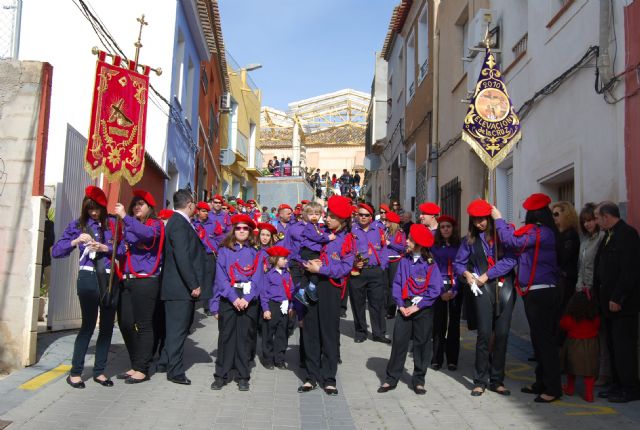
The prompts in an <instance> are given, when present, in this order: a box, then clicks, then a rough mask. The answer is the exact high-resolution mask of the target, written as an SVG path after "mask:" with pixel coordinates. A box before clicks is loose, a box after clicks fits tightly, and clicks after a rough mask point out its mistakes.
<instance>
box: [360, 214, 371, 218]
mask: <svg viewBox="0 0 640 430" xmlns="http://www.w3.org/2000/svg"><path fill="white" fill-rule="evenodd" d="M358 216H359V217H362V218H369V217H371V214H361V213H358Z"/></svg>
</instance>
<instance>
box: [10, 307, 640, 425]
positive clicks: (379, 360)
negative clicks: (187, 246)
mask: <svg viewBox="0 0 640 430" xmlns="http://www.w3.org/2000/svg"><path fill="white" fill-rule="evenodd" d="M194 328H195V332H194V333H193V334H192V335H191V336H190V338H189V340H188V342H187V345H186V349H185V360H186V362H187V365H188V371H187V375H188V377H189V378H190V379H191V380H192V385H191V386H181V385H176V384H172V383H169V382H168V381H166V379H165V376H164V374H157V375H152V378H151V380H150V381H149V382H145V383H143V384H137V385H126V384H124V383H123V382H122V381H115V386H114V387H112V388H104V387H101V386H99V385H97V384H95V383H94V382H93V381H91V380H90V370H91V369H90V365H91V364H92V362H93V357H92V356H89V357H87V360H86V363H87V365H88V367H87V371H86V372H85V375H86V379H87V382H86V384H87V388H86V389H84V390H74V389H72V388H70V387H69V386H68V385H67V384H66V383H65V381H64V378H58V379H56V380H55V381H53V382H51V383H49V384H47V385H45V386H43V387H42V388H40V389H38V390H36V391H31V392H26V391H24V390H21V389H19V388H18V386H19V385H20V384H22V383H24V382H26V381H28V380H29V379H31V378H33V377H35V376H37V375H38V374H41V373H43V372H45V371H47V370H50V369H53V368H55V367H57V366H58V365H60V364H69V362H70V358H71V353H72V347H73V339H74V338H75V333H73V332H70V333H67V334H63V335H56V336H57V339H56V340H55V341H54V342H52V343H51V344H50V345H49V346H48V348H47V350H46V351H44V352H43V355H42V359H41V360H40V362H39V363H38V365H36V366H34V367H31V368H28V369H24V370H22V371H19V372H15V373H14V374H12V375H10V376H9V377H7V378H5V379H3V380H2V381H0V396H1V398H2V402H0V419H1V420H8V421H13V424H11V425H10V426H9V427H7V428H8V429H9V430H14V429H38V430H42V429H82V430H87V429H100V430H103V429H104V430H111V429H117V430H122V429H130V428H131V429H154V430H162V429H190V430H197V429H225V430H227V429H283V430H284V429H300V428H302V429H335V430H337V429H367V430H368V429H412V428H415V429H418V428H420V429H424V428H448V429H488V428H491V429H495V428H504V429H508V428H516V427H517V428H518V429H519V430H520V429H529V428H531V429H564V428H570V429H573V428H579V429H580V430H590V429H601V428H605V427H615V428H616V430H625V429H637V428H640V408H638V405H640V403H638V402H635V403H630V404H626V405H613V404H611V403H608V402H605V401H602V400H601V399H598V400H597V401H596V402H595V403H591V404H590V403H586V402H584V401H583V400H582V399H581V398H580V397H579V396H578V395H576V396H573V397H565V398H563V399H562V400H561V401H559V402H555V403H553V404H550V405H541V404H537V403H534V402H533V396H530V395H526V394H522V393H520V391H519V388H520V386H521V385H524V384H527V383H529V382H531V380H532V376H533V368H532V364H535V363H530V362H528V361H527V357H528V356H529V355H531V349H530V345H529V342H528V340H527V339H526V338H523V337H518V336H516V335H512V336H511V340H510V344H509V350H508V357H507V378H506V381H505V384H506V385H507V386H508V387H509V388H510V389H511V390H512V392H513V394H512V395H511V396H508V397H507V396H500V395H498V394H496V393H492V392H489V391H487V392H486V393H485V394H484V395H483V396H481V397H478V398H475V397H471V396H470V395H469V391H470V389H471V387H472V381H471V375H472V374H473V360H474V347H475V332H466V331H464V330H463V335H462V351H461V357H460V362H459V368H458V370H457V371H455V372H452V371H449V370H440V371H433V370H429V371H428V372H427V394H426V395H424V396H417V395H415V394H414V393H413V391H412V390H410V389H409V386H408V384H409V383H410V372H411V369H412V363H411V360H412V358H411V356H410V355H409V357H408V358H407V363H406V365H405V367H406V369H405V374H404V375H403V377H402V379H401V381H400V383H399V384H398V387H397V388H396V389H395V390H393V391H391V392H388V393H386V394H378V393H376V390H377V388H378V386H379V384H380V382H381V380H382V379H383V378H384V374H385V367H386V364H387V360H388V358H389V353H390V351H391V348H390V346H388V345H384V344H381V343H374V342H372V341H370V340H369V341H366V342H364V343H362V344H355V343H354V342H353V322H352V321H351V319H350V317H348V318H347V319H343V320H342V321H341V332H342V333H343V334H342V336H341V356H342V360H343V364H342V365H341V366H340V367H339V371H338V389H339V395H338V396H336V397H328V396H326V395H325V394H324V393H323V392H322V391H321V390H319V389H318V390H314V391H312V392H310V393H306V394H298V393H297V392H296V389H297V387H298V385H299V384H300V383H301V377H302V374H301V373H300V372H299V370H298V344H297V340H298V335H297V333H296V334H294V336H293V337H291V338H290V348H289V350H288V352H287V362H288V363H289V369H287V370H279V369H274V370H267V369H265V368H264V367H263V366H262V365H261V364H260V363H259V362H258V363H257V364H256V366H255V367H254V368H253V370H252V375H251V389H250V391H249V392H246V393H243V392H239V391H238V390H237V386H236V384H234V383H232V384H228V385H227V386H225V387H224V388H223V389H222V390H220V391H211V390H210V388H209V386H210V384H211V382H212V373H213V361H214V359H215V352H216V351H215V348H216V342H217V322H216V321H215V320H214V319H213V318H206V317H205V316H204V315H203V314H200V313H198V314H197V317H196V322H195V323H194ZM392 332H393V321H392V320H390V321H389V323H388V333H392ZM258 350H260V348H258ZM90 352H92V349H90ZM127 368H128V356H127V353H126V350H125V349H124V346H123V342H122V337H121V336H120V334H119V333H115V334H114V340H113V345H112V348H111V355H110V361H109V366H108V369H107V370H108V372H109V373H110V374H113V375H115V374H116V373H119V372H122V371H125V370H127ZM580 389H581V386H579V387H578V390H577V391H578V392H580Z"/></svg>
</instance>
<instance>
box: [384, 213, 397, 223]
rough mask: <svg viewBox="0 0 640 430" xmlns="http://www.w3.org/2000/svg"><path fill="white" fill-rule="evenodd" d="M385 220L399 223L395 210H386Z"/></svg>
mask: <svg viewBox="0 0 640 430" xmlns="http://www.w3.org/2000/svg"><path fill="white" fill-rule="evenodd" d="M387 221H389V222H395V223H396V224H399V223H400V215H398V214H397V213H395V212H387Z"/></svg>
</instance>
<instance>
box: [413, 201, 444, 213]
mask: <svg viewBox="0 0 640 430" xmlns="http://www.w3.org/2000/svg"><path fill="white" fill-rule="evenodd" d="M418 208H419V209H420V212H422V213H423V214H425V215H438V214H439V213H440V206H438V205H437V204H435V203H432V202H425V203H423V204H421V205H420V206H418Z"/></svg>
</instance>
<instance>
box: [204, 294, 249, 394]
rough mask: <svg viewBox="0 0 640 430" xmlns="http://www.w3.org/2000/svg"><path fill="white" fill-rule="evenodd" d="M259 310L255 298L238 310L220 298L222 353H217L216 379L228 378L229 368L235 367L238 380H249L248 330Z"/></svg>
mask: <svg viewBox="0 0 640 430" xmlns="http://www.w3.org/2000/svg"><path fill="white" fill-rule="evenodd" d="M259 312H260V309H259V306H258V304H257V303H256V301H255V300H253V301H251V302H250V303H249V306H248V307H247V308H246V309H244V310H242V311H238V310H237V309H236V308H235V307H234V306H233V304H232V303H231V302H230V301H229V300H227V299H225V298H222V299H220V314H219V315H220V320H221V321H222V332H221V333H220V334H221V338H222V354H220V353H218V355H219V356H220V355H221V365H220V367H219V368H216V373H215V375H214V377H215V378H216V379H228V378H229V373H230V372H231V370H233V369H235V371H236V373H237V379H238V380H245V381H248V380H249V377H250V369H249V361H250V360H251V343H252V339H251V337H250V331H251V326H254V325H255V324H256V322H257V319H258V313H259Z"/></svg>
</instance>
